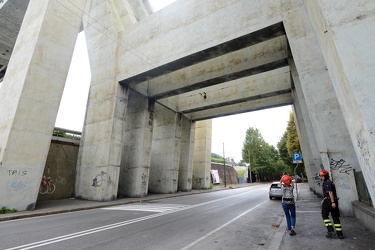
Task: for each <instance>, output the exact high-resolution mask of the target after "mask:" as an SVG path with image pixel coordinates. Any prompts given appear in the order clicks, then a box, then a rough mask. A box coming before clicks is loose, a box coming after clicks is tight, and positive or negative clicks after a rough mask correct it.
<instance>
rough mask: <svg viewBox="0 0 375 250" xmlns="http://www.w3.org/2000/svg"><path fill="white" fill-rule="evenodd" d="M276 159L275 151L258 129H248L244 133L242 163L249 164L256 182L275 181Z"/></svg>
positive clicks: (277, 156)
mask: <svg viewBox="0 0 375 250" xmlns="http://www.w3.org/2000/svg"><path fill="white" fill-rule="evenodd" d="M278 158H279V155H278V151H277V149H276V148H275V147H273V146H271V145H269V144H268V143H267V142H266V141H265V140H264V139H263V137H262V135H261V134H260V132H259V130H258V129H254V128H249V129H248V130H247V131H246V137H245V141H244V143H243V147H242V161H243V162H247V163H250V168H251V171H252V173H253V174H256V175H257V180H264V179H266V180H271V179H275V170H276V162H277V161H278Z"/></svg>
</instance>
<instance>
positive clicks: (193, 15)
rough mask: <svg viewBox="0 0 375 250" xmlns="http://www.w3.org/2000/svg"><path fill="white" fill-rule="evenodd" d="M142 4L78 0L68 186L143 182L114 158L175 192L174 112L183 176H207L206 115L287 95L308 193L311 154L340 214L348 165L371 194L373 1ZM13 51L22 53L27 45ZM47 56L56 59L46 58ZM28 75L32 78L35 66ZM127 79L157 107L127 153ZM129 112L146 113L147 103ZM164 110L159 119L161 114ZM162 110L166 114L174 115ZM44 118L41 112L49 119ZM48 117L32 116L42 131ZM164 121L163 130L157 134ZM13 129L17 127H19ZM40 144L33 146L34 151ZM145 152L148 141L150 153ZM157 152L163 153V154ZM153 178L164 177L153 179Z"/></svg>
mask: <svg viewBox="0 0 375 250" xmlns="http://www.w3.org/2000/svg"><path fill="white" fill-rule="evenodd" d="M50 1H51V2H54V1H52V0H50ZM33 2H34V1H32V2H31V3H33ZM31 3H30V4H31ZM54 3H55V2H54ZM35 6H37V5H35ZM148 7H149V6H148V5H147V1H102V0H88V4H87V5H86V8H85V9H84V11H85V16H84V18H83V25H84V27H85V34H86V41H87V45H88V50H89V59H90V67H91V71H92V81H91V87H90V95H89V101H88V105H87V113H86V120H85V125H84V131H83V137H82V142H81V146H80V153H79V158H78V164H77V172H78V176H77V183H76V190H77V197H81V198H85V199H95V200H110V199H115V198H116V196H117V195H118V194H119V192H118V190H117V188H118V187H121V193H122V194H123V193H125V194H126V193H127V192H129V193H133V194H132V195H144V194H145V192H146V191H145V189H146V186H147V184H146V185H143V186H142V184H139V183H138V182H137V181H136V180H133V178H132V177H130V178H131V179H132V180H131V181H133V184H134V185H133V184H132V185H131V186H132V187H131V188H130V190H126V189H127V188H124V187H125V186H123V185H122V184H119V183H120V181H121V183H129V180H126V178H127V177H124V175H122V173H121V169H127V168H128V167H129V166H130V165H132V164H135V165H134V166H131V167H132V169H133V168H134V171H135V172H134V178H135V179H139V180H140V181H141V179H142V178H140V176H144V177H145V178H146V177H147V171H148V169H150V173H149V174H150V176H149V182H148V184H149V188H150V187H151V186H152V188H150V191H151V190H154V191H158V192H159V191H160V192H175V191H176V190H177V188H178V187H177V185H178V184H177V183H179V179H181V180H184V181H186V180H188V179H189V175H190V172H189V171H186V172H185V174H183V175H182V176H180V173H179V171H180V169H181V164H180V163H181V161H184V164H187V165H188V163H186V162H189V161H190V158H189V159H184V158H183V155H184V154H186V153H187V152H188V151H189V150H188V148H189V147H188V146H187V141H189V139H188V138H187V137H186V138H184V136H185V135H188V130H189V129H187V128H186V129H183V127H184V126H183V124H184V122H185V121H186V119H187V120H189V121H190V122H195V123H196V132H195V139H194V140H191V139H190V143H191V144H192V143H193V141H195V145H194V164H193V178H192V181H193V183H192V188H208V187H209V179H210V178H209V169H210V147H211V130H210V127H211V125H210V120H208V119H211V118H214V117H219V116H223V115H229V114H236V113H242V112H249V111H253V110H260V109H265V108H269V107H277V106H283V105H288V104H293V103H296V104H295V107H294V109H295V111H296V116H297V117H296V120H297V125H298V127H299V128H298V132H299V134H300V138H301V139H302V140H303V142H302V143H301V144H302V153H303V155H304V156H306V158H305V159H306V160H307V161H306V162H305V164H306V165H307V168H308V173H309V177H308V178H309V180H310V181H313V185H312V184H311V186H310V187H311V188H313V189H314V191H315V192H317V193H320V190H319V189H320V186H319V183H318V182H315V177H316V173H317V172H318V170H319V169H320V166H321V165H322V166H324V167H325V168H326V169H330V170H331V173H332V176H333V178H334V179H335V180H337V185H338V193H339V195H340V198H341V199H340V201H341V202H340V203H341V207H342V209H343V211H344V213H347V214H351V213H352V205H351V201H353V200H355V199H356V190H355V185H354V179H353V175H352V171H353V170H356V171H363V174H364V176H365V180H366V184H367V187H368V189H369V192H370V193H371V197H372V198H373V200H374V199H375V197H374V194H375V188H373V187H374V183H375V174H374V171H375V170H374V168H373V167H372V166H374V163H375V162H374V161H375V159H374V157H371V155H374V154H375V149H374V148H375V146H374V133H373V130H374V120H375V115H374V114H373V112H372V107H373V106H374V103H375V102H374V98H375V97H374V95H372V93H373V92H374V88H375V87H374V86H373V84H372V82H373V80H374V78H375V76H374V73H373V72H374V71H373V68H374V67H373V66H374V60H373V53H375V52H374V51H375V49H374V46H375V45H374V43H371V42H370V41H373V40H374V39H373V38H374V34H375V32H371V31H373V30H374V29H375V28H374V26H373V25H371V24H372V23H373V21H374V15H373V13H374V10H375V3H374V2H373V1H370V0H359V1H352V2H350V4H346V2H345V3H343V2H340V1H338V0H333V1H323V0H317V1H307V0H306V1H304V0H263V1H252V4H249V1H248V0H236V1H216V0H206V1H182V0H181V1H177V2H175V3H174V4H172V5H170V6H168V7H167V8H165V9H163V10H160V11H158V12H156V13H151V12H150V8H148ZM73 9H74V8H73ZM82 10H83V9H81V10H80V11H81V12H79V13H81V14H82ZM259 10H262V11H259ZM77 11H78V10H77ZM38 14H39V13H38ZM46 24H47V25H46V26H54V25H53V24H51V23H47V22H46ZM54 27H55V26H54ZM30 30H31V29H30ZM34 35H36V33H35V34H34ZM41 38H43V36H41ZM35 40H37V39H35ZM20 41H21V40H20ZM38 41H39V40H38ZM17 42H18V41H17ZM20 43H21V42H20ZM22 48H23V47H22ZM22 48H20V51H22V50H21V49H22ZM48 49H49V48H47V49H46V51H47V52H48V51H49V50H48ZM15 51H16V50H15ZM25 51H26V52H25V55H26V56H27V55H29V54H28V53H27V52H29V51H30V50H25ZM18 52H19V51H17V53H18ZM26 58H27V57H26ZM23 59H24V58H23ZM15 60H16V59H15ZM18 60H21V59H18ZM56 60H57V59H56ZM11 61H12V60H11ZM25 61H27V60H25ZM292 62H293V63H292ZM57 63H58V62H57ZM50 64H51V65H56V62H55V61H52V60H51V61H50ZM16 69H18V70H19V69H22V68H14V71H16ZM19 72H24V71H22V70H19ZM8 73H9V72H7V75H6V77H8ZM30 74H31V73H30ZM34 80H35V81H33V82H38V83H40V82H42V83H44V81H43V80H44V79H43V78H42V77H36V78H35V79H34ZM21 82H22V81H21ZM4 86H5V88H4ZM9 86H11V85H9V84H7V82H6V81H5V82H4V84H3V87H2V89H1V93H0V96H6V95H10V94H13V93H18V92H17V91H16V92H12V91H10V87H9ZM31 86H33V89H34V88H35V89H38V88H39V87H41V89H43V90H44V89H48V90H49V91H50V92H47V93H50V94H49V95H48V94H47V95H41V98H45V97H46V96H47V97H50V96H56V97H58V98H60V97H61V92H58V93H57V92H53V91H52V90H50V88H51V87H50V86H45V85H41V86H39V85H36V84H34V85H31ZM58 86H60V85H58ZM60 87H61V86H60ZM12 88H13V87H12ZM3 89H4V91H3ZM13 90H16V88H13ZM131 91H134V92H137V93H138V94H139V95H141V96H142V97H139V99H143V102H142V103H143V104H142V105H144V104H145V103H146V99H148V100H149V101H148V103H149V104H150V103H155V105H157V106H158V107H160V108H157V109H155V110H154V116H155V117H158V121H159V122H158V123H154V124H153V125H152V126H154V125H155V126H154V127H153V128H152V129H153V130H152V131H151V125H146V122H144V123H141V125H142V124H143V125H144V127H143V129H141V130H139V131H137V133H136V134H137V137H138V136H140V137H142V136H144V137H143V138H144V140H145V141H146V143H144V146H143V151H142V152H141V153H139V154H136V156H137V157H138V160H134V161H132V160H129V159H128V158H126V157H127V152H126V150H130V149H135V148H137V145H139V144H140V143H137V142H136V143H135V145H131V144H132V143H133V142H132V141H131V140H128V139H127V136H129V135H130V134H131V133H132V131H131V129H130V130H127V127H129V128H132V126H134V127H135V125H134V124H132V122H136V121H131V119H132V117H134V116H132V115H130V114H131V113H129V115H127V111H129V112H131V110H133V109H134V108H136V107H137V105H135V106H133V105H134V104H133V102H132V101H133V100H131V99H132V98H135V100H134V102H136V100H137V98H138V97H135V96H136V95H130V94H129V93H130V92H131ZM4 93H5V94H4ZM14 96H17V95H13V97H14ZM129 96H130V97H129ZM18 99H19V100H21V101H22V102H23V101H25V100H24V99H25V98H18ZM0 101H3V100H0ZM5 103H7V104H8V103H10V104H14V103H18V101H14V102H11V101H9V100H7V101H6V102H5ZM129 104H130V106H129ZM142 105H140V106H142ZM33 107H34V108H35V109H38V112H42V111H43V109H41V108H40V107H39V108H38V107H37V106H33ZM143 107H144V106H143ZM161 107H163V108H161ZM0 108H2V107H0ZM2 110H6V112H5V113H4V112H2V113H0V116H1V119H0V124H1V121H5V120H7V121H8V120H13V119H14V118H15V117H16V116H15V115H14V114H12V113H11V112H10V111H11V110H12V109H5V108H4V109H2ZM25 110H26V108H25ZM143 111H145V112H146V110H145V109H143ZM9 112H10V113H9ZM149 115H150V114H149ZM139 117H143V118H145V117H147V112H146V113H143V115H140V116H139ZM164 117H165V119H166V120H169V122H165V123H164V122H163V119H164ZM167 117H173V119H172V120H173V121H174V122H175V124H173V122H171V120H170V119H167ZM52 118H53V117H52V116H50V117H45V120H48V121H49V123H48V124H50V123H51V124H52V123H53V122H50V120H53V119H52ZM40 120H43V119H40ZM186 122H187V121H186ZM198 122H199V123H200V122H206V123H207V124H205V125H202V124H199V123H198ZM10 124H11V122H9V123H7V125H9V126H10ZM48 124H47V123H45V124H39V125H40V126H39V127H40V129H44V130H45V131H47V130H48ZM156 124H157V125H156ZM161 124H163V126H164V128H162V127H163V126H160V125H161ZM181 124H182V125H181ZM203 124H204V123H203ZM158 126H159V127H158ZM51 128H52V126H51ZM155 128H157V129H156V130H155ZM165 128H169V129H170V133H171V134H172V135H173V136H170V135H166V134H165V133H164V132H163V131H165V130H166V129H165ZM181 129H182V133H180V132H181ZM147 130H148V131H147ZM178 130H180V132H178ZM4 131H7V128H6V127H2V126H0V132H1V133H0V139H1V141H0V146H1V149H0V150H1V151H0V157H3V156H2V154H3V152H4V150H3V149H4V148H6V150H7V152H8V153H7V154H8V155H15V154H16V153H18V150H17V149H15V148H14V147H13V148H12V147H10V146H8V144H6V143H5V139H4V137H1V136H2V135H3V134H4ZM24 131H28V130H27V129H23V128H22V130H21V132H24ZM150 131H151V132H150ZM127 133H129V134H127ZM179 133H180V134H181V135H180V136H179V135H178V134H179ZM46 134H47V133H46ZM43 135H44V134H43ZM168 136H170V137H168ZM150 137H152V138H153V140H154V142H155V141H156V140H155V139H158V140H159V142H158V143H159V144H155V143H154V144H155V145H154V144H152V145H151V148H150V145H149V143H148V142H149V140H150ZM9 138H10V137H9ZM167 138H170V140H168V139H167ZM183 138H184V139H183ZM191 138H192V137H191ZM138 139H140V141H141V140H142V139H141V138H138ZM6 140H8V137H6ZM12 140H13V141H15V140H14V139H12ZM46 141H47V140H46ZM182 142H184V143H186V144H185V145H182ZM173 143H175V144H174V145H175V147H174V148H172V146H171V145H173ZM191 144H190V147H192V145H191ZM9 145H10V144H9ZM45 147H46V144H45V145H42V146H41V148H42V150H41V151H38V150H36V149H35V150H36V151H35V152H34V153H39V154H43V152H44V151H43V150H44V149H45ZM159 147H165V148H163V149H160V148H159ZM166 149H168V151H167V150H166ZM163 150H164V151H163ZM42 151H43V152H42ZM45 152H47V150H45ZM45 152H44V153H45ZM148 152H153V153H152V155H153V156H152V157H151V160H150V161H149V162H150V163H148ZM162 154H165V155H166V157H164V159H162V157H161V156H160V155H162ZM1 159H2V158H1ZM3 164H4V162H3ZM22 164H23V165H25V166H26V167H30V166H31V165H30V164H29V163H27V162H21V163H20V165H22ZM146 164H147V165H146ZM345 165H346V166H345ZM40 166H43V164H41V165H40ZM154 166H157V167H156V168H155V169H153V168H154ZM0 171H1V170H0ZM153 171H155V172H153ZM159 173H161V174H160V175H159ZM143 174H144V175H143ZM181 174H182V172H181ZM125 175H126V173H125ZM158 175H159V176H158ZM39 176H40V177H39ZM120 176H121V177H120ZM159 177H160V178H159ZM0 178H4V179H1V180H2V181H3V182H4V181H7V182H8V181H9V180H10V178H9V177H8V176H5V177H4V176H2V177H0ZM38 178H41V172H40V173H38V174H37V175H36V176H34V178H32V179H33V181H36V182H38V184H39V181H40V179H38ZM145 178H144V179H143V180H145ZM161 178H164V179H165V180H168V181H167V182H166V183H164V184H160V185H159V184H158V183H159V182H158V180H160V183H161ZM103 180H104V182H105V185H104V182H103ZM119 180H120V181H119ZM124 180H125V182H123V181H124ZM154 180H155V181H156V182H155V181H154ZM135 183H137V184H135ZM151 183H152V184H151ZM181 183H182V182H181ZM99 184H101V185H102V186H100V187H99ZM150 184H151V185H150ZM125 185H127V184H125ZM140 186H141V187H140ZM187 189H189V188H188V186H187Z"/></svg>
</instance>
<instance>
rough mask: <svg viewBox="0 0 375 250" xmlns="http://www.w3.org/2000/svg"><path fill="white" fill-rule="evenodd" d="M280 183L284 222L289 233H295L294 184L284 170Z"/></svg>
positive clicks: (292, 234)
mask: <svg viewBox="0 0 375 250" xmlns="http://www.w3.org/2000/svg"><path fill="white" fill-rule="evenodd" d="M280 183H282V193H283V196H282V200H281V203H282V207H283V210H284V213H285V219H286V224H287V228H288V232H289V235H291V236H294V235H296V234H297V233H296V231H295V226H296V205H295V202H294V194H293V190H294V184H293V181H292V178H290V176H289V175H288V173H286V172H284V175H283V177H281V180H280Z"/></svg>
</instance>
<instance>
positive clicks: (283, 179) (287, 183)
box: [281, 175, 292, 186]
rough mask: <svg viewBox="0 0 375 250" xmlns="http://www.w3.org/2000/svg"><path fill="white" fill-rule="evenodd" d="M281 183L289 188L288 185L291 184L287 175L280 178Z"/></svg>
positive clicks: (290, 179)
mask: <svg viewBox="0 0 375 250" xmlns="http://www.w3.org/2000/svg"><path fill="white" fill-rule="evenodd" d="M281 182H283V183H284V185H285V186H290V184H292V178H290V176H289V175H284V176H283V177H282V178H281Z"/></svg>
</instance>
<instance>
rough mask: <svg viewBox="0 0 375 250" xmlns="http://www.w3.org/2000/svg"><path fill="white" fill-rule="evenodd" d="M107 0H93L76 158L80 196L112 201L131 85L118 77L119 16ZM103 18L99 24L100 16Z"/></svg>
mask: <svg viewBox="0 0 375 250" xmlns="http://www.w3.org/2000/svg"><path fill="white" fill-rule="evenodd" d="M111 10H112V8H111V5H110V4H108V2H107V1H101V0H91V1H90V4H88V5H87V8H86V13H88V15H89V17H88V16H84V23H83V24H84V28H85V36H86V41H87V48H88V52H89V53H88V54H89V61H90V68H91V75H92V77H91V84H90V92H89V97H88V104H87V110H86V118H85V123H84V128H83V132H82V138H81V145H80V150H79V155H78V162H77V177H76V196H77V197H78V198H83V199H88V200H97V201H108V200H114V199H116V198H117V191H118V179H119V172H120V164H121V154H122V148H123V145H124V139H125V116H126V109H127V99H128V90H127V89H126V88H125V87H123V86H121V85H120V84H119V83H118V80H117V72H118V69H117V67H118V63H119V60H118V56H117V55H118V50H119V49H120V48H119V47H121V46H120V44H121V42H117V41H118V40H119V41H121V37H119V35H118V34H119V33H118V30H117V29H116V28H118V27H121V25H119V23H120V20H118V19H116V16H115V15H114V14H113V12H112V11H111ZM95 20H100V25H99V24H98V23H97V22H95Z"/></svg>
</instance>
